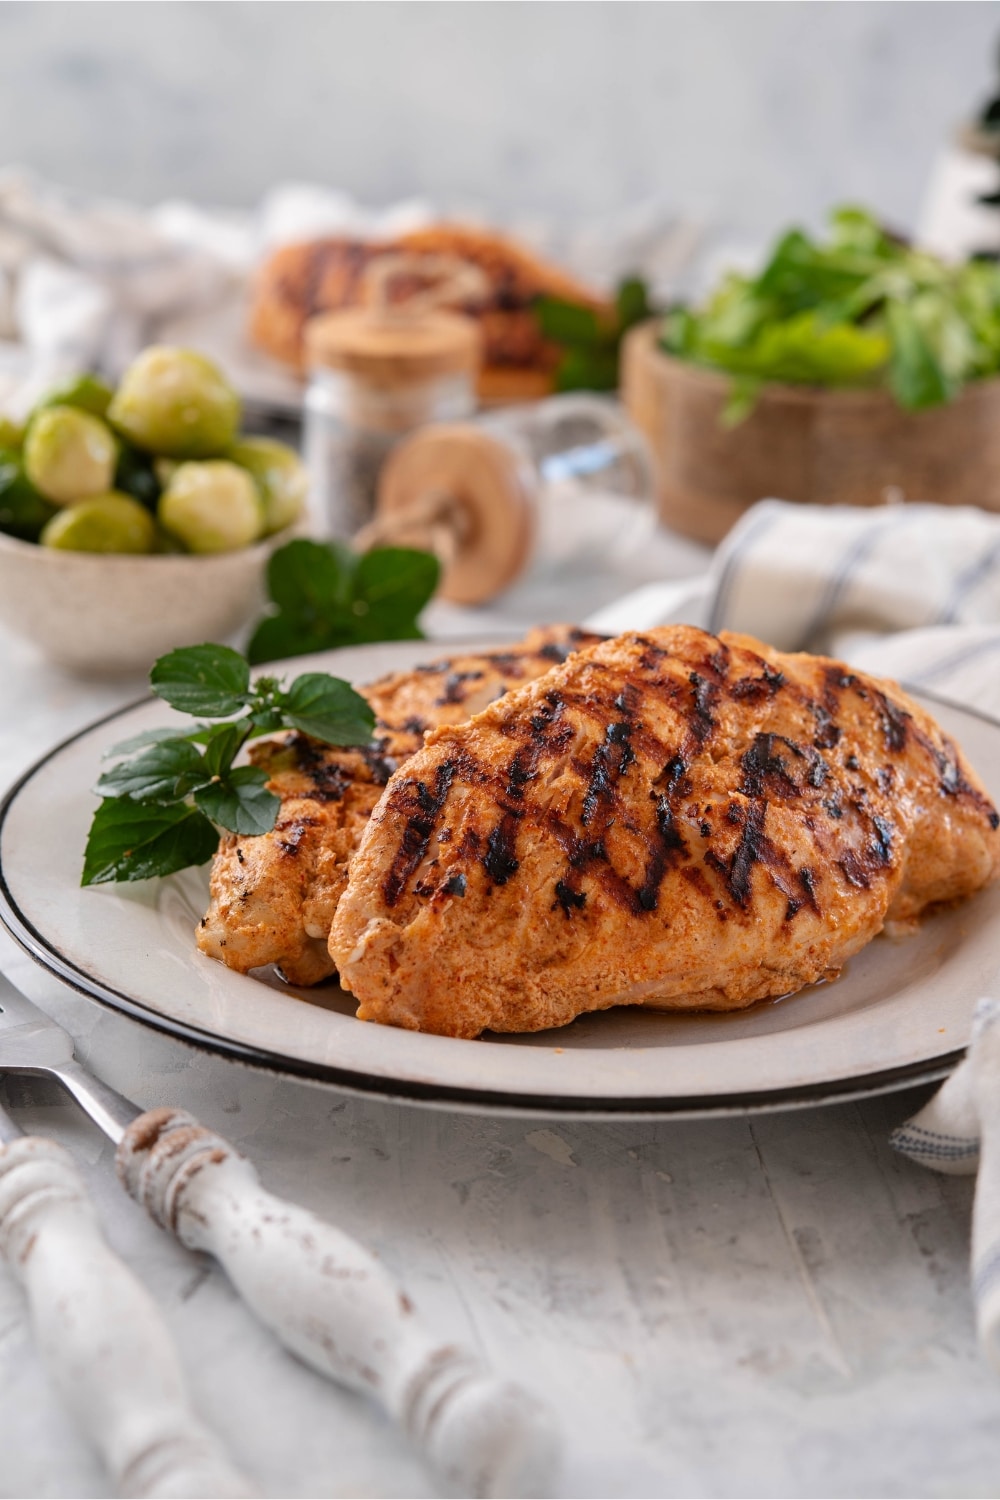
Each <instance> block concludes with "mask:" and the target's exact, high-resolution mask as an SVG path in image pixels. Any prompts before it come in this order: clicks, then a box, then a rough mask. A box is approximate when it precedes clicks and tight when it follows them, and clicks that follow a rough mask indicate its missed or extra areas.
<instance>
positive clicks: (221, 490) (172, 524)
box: [156, 459, 264, 552]
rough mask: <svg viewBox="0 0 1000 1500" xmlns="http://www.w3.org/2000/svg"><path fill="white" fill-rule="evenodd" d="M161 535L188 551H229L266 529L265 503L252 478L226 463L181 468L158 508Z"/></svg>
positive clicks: (216, 462) (234, 465)
mask: <svg viewBox="0 0 1000 1500" xmlns="http://www.w3.org/2000/svg"><path fill="white" fill-rule="evenodd" d="M156 514H157V519H158V520H159V523H160V525H161V526H162V527H163V529H164V530H165V531H169V532H170V534H171V535H172V536H175V537H177V538H178V539H179V540H180V541H182V542H183V543H184V545H185V547H187V549H188V551H189V552H233V551H235V549H236V548H237V547H247V546H249V545H250V543H251V542H255V541H256V540H257V538H258V537H259V536H260V535H261V534H262V532H263V530H264V505H263V501H262V500H261V498H260V495H259V493H258V491H257V486H256V485H255V484H254V482H253V480H252V479H251V478H250V475H249V474H248V473H247V472H246V470H245V469H241V468H239V467H238V466H237V465H236V464H231V463H227V462H226V461H225V459H214V460H212V461H211V462H209V463H201V464H196V463H190V464H180V465H179V466H178V468H177V471H176V473H175V474H174V475H173V476H172V477H171V479H170V483H169V484H168V485H167V487H166V489H165V490H164V491H163V494H162V495H161V496H160V503H159V506H158V508H157V512H156Z"/></svg>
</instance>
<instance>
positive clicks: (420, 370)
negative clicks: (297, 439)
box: [305, 307, 481, 388]
mask: <svg viewBox="0 0 1000 1500" xmlns="http://www.w3.org/2000/svg"><path fill="white" fill-rule="evenodd" d="M305 340H306V351H307V353H308V357H309V363H310V364H311V365H319V366H321V367H323V368H326V369H332V370H346V371H348V372H349V373H350V374H352V375H355V376H357V377H359V378H360V379H362V380H366V381H368V382H369V383H370V384H372V385H378V386H381V387H383V388H392V387H396V386H405V385H410V384H412V383H414V382H418V381H422V380H433V379H435V378H437V377H438V376H441V375H461V374H467V375H469V377H470V378H472V377H474V376H475V373H476V370H477V369H478V366H479V357H480V344H481V339H480V333H479V326H478V324H477V323H475V322H473V320H472V319H471V318H465V317H462V316H461V315H460V314H459V313H450V312H426V313H421V314H414V315H408V314H406V313H401V312H391V311H385V310H382V309H373V308H365V307H358V308H350V309H348V310H347V311H345V312H334V313H324V314H323V315H322V316H321V317H318V318H311V319H310V320H309V322H308V323H307V324H306V330H305Z"/></svg>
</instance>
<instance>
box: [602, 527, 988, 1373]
mask: <svg viewBox="0 0 1000 1500" xmlns="http://www.w3.org/2000/svg"><path fill="white" fill-rule="evenodd" d="M672 622H674V623H678V622H684V623H688V624H692V625H700V626H702V627H703V628H705V629H708V630H712V631H718V630H722V629H726V630H740V631H746V632H747V633H748V634H750V635H756V636H759V637H760V638H761V639H763V640H766V641H769V642H771V643H772V644H773V645H775V646H777V647H779V648H780V649H782V650H785V651H802V650H812V651H820V652H829V653H830V654H832V655H834V656H840V657H843V658H845V659H846V660H847V661H849V662H851V663H853V664H854V665H856V666H859V667H862V668H864V669H865V670H866V671H869V672H874V673H876V674H877V675H880V676H888V677H895V678H897V679H900V680H902V681H903V682H905V683H907V684H910V685H914V686H921V687H922V686H927V687H929V688H933V690H934V691H935V692H937V693H938V694H940V695H942V696H944V697H947V698H950V699H952V700H953V701H954V702H957V703H963V704H966V705H968V706H970V707H973V708H977V709H980V710H982V711H985V712H988V713H992V714H994V715H997V716H1000V516H996V515H991V514H988V513H986V512H985V511H980V510H974V509H971V508H969V509H957V508H951V507H946V506H936V505H909V504H907V505H891V506H886V507H882V508H880V509H877V510H871V511H868V510H857V509H852V508H848V507H831V508H830V509H820V508H818V507H812V506H804V505H792V504H787V503H785V502H782V501H778V500H766V501H763V502H761V503H760V504H759V505H755V506H754V507H753V509H752V510H750V511H748V512H747V514H746V515H745V516H744V517H743V519H742V520H741V521H740V523H739V524H738V525H737V526H736V527H735V529H734V530H733V531H732V532H730V534H729V536H728V537H727V538H726V539H725V541H724V542H723V543H722V545H721V546H720V547H719V549H718V551H717V552H716V554H715V556H714V557H713V559H712V564H711V567H710V569H709V571H708V572H707V573H706V574H704V575H702V576H701V577H700V578H695V579H691V580H686V581H682V582H680V583H665V584H651V585H647V586H646V587H644V588H642V589H638V590H636V591H635V592H634V593H632V594H628V595H626V597H625V598H623V599H619V600H617V601H616V602H615V603H614V604H612V605H609V606H608V607H607V608H606V609H603V610H599V611H598V612H597V613H596V614H594V615H592V616H591V617H590V619H589V620H588V621H586V623H587V624H588V625H590V626H591V627H592V628H593V629H597V630H605V631H609V632H619V631H623V630H634V629H646V628H648V627H650V626H652V625H663V624H669V623H672ZM997 936H998V945H1000V933H998V935H997ZM998 993H1000V991H998ZM892 1144H893V1145H894V1146H895V1147H896V1149H897V1150H898V1151H901V1152H903V1153H905V1155H907V1156H909V1157H910V1158H911V1159H912V1160H913V1161H916V1162H919V1163H920V1164H921V1165H922V1166H925V1167H930V1168H932V1169H933V1170H934V1171H938V1172H951V1173H974V1172H977V1171H978V1181H977V1184H976V1198H975V1208H974V1211H973V1228H972V1290H973V1296H974V1298H975V1302H976V1318H977V1327H978V1331H979V1337H980V1341H981V1345H982V1348H983V1350H984V1352H985V1353H986V1355H987V1357H988V1358H989V1359H990V1360H991V1362H992V1363H993V1364H994V1365H995V1366H996V1367H997V1368H998V1369H1000V998H992V999H983V1000H981V1001H980V1002H979V1005H978V1007H977V1010H976V1016H975V1022H974V1026H973V1032H972V1040H971V1043H970V1047H969V1052H968V1054H967V1056H966V1058H965V1060H964V1061H963V1062H962V1063H960V1064H959V1066H958V1068H956V1070H955V1072H954V1073H953V1074H952V1075H951V1077H950V1078H949V1079H948V1080H947V1082H946V1083H945V1084H943V1085H942V1087H941V1089H940V1090H939V1091H938V1093H937V1094H936V1095H935V1096H934V1098H933V1099H932V1100H931V1101H930V1103H929V1104H927V1105H926V1106H925V1107H924V1108H923V1109H922V1110H921V1111H920V1112H919V1114H917V1115H915V1116H914V1117H913V1119H912V1120H909V1121H907V1122H906V1124H904V1125H902V1126H900V1128H899V1129H898V1130H896V1131H895V1132H894V1134H893V1136H892Z"/></svg>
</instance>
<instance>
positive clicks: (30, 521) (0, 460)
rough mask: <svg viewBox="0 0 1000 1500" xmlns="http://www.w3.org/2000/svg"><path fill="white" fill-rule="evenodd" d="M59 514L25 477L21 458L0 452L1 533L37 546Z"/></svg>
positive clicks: (10, 453)
mask: <svg viewBox="0 0 1000 1500" xmlns="http://www.w3.org/2000/svg"><path fill="white" fill-rule="evenodd" d="M55 514H56V510H55V506H53V505H50V504H49V502H48V501H47V500H43V499H42V497H41V495H40V494H39V493H38V491H37V490H36V489H35V487H34V485H33V484H32V483H31V481H30V480H29V479H27V478H26V477H25V473H24V470H23V469H22V467H21V458H20V454H18V453H12V452H10V451H9V450H7V451H0V531H6V532H7V533H8V535H10V536H17V537H20V538H21V540H22V541H24V542H37V541H38V536H39V533H40V531H41V529H42V527H43V526H44V525H45V523H46V521H49V520H51V518H52V517H53V516H54V515H55Z"/></svg>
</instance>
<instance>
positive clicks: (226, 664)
mask: <svg viewBox="0 0 1000 1500" xmlns="http://www.w3.org/2000/svg"><path fill="white" fill-rule="evenodd" d="M149 681H150V684H151V685H152V688H153V692H154V693H156V695H157V697H159V698H162V699H163V700H164V702H166V703H169V704H170V706H171V708H176V709H179V710H180V712H181V713H186V714H202V715H204V717H205V718H206V719H222V718H225V717H227V716H228V715H229V714H234V713H237V712H238V711H239V710H240V709H241V708H243V707H245V705H246V702H247V689H248V687H249V685H250V668H249V666H248V665H247V661H246V658H245V657H243V656H241V655H240V653H239V652H238V651H233V650H232V648H231V647H229V646H219V645H213V644H206V645H204V646H185V647H182V648H181V649H180V650H179V651H171V652H170V654H169V655H168V656H161V657H160V659H159V661H158V662H156V663H155V665H154V667H153V670H152V671H151V672H150V674H149Z"/></svg>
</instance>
